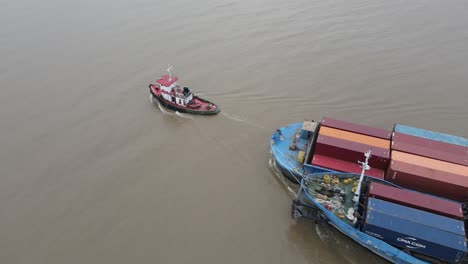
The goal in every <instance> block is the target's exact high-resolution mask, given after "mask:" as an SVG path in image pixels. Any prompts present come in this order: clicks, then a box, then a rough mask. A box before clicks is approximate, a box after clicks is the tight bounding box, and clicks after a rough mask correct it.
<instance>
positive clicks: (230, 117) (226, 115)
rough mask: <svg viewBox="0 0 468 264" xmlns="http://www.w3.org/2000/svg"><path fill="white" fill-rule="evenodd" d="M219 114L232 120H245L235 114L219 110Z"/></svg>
mask: <svg viewBox="0 0 468 264" xmlns="http://www.w3.org/2000/svg"><path fill="white" fill-rule="evenodd" d="M221 114H222V115H223V116H225V117H227V118H229V119H231V120H234V121H237V122H245V121H246V120H245V119H241V118H239V117H236V116H233V115H228V114H226V113H225V112H221Z"/></svg>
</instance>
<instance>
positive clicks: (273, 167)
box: [268, 157, 299, 197]
mask: <svg viewBox="0 0 468 264" xmlns="http://www.w3.org/2000/svg"><path fill="white" fill-rule="evenodd" d="M268 165H269V167H270V169H271V171H272V172H273V174H274V175H275V176H276V179H277V180H278V181H279V182H281V185H282V186H283V187H284V188H285V189H286V191H287V192H288V193H289V194H290V195H291V196H292V197H296V194H297V191H298V187H299V186H298V185H297V184H293V183H291V182H290V181H289V180H288V179H286V178H285V177H284V176H283V174H282V173H281V171H280V170H279V169H278V167H276V163H275V159H273V158H272V157H271V158H270V159H269V160H268Z"/></svg>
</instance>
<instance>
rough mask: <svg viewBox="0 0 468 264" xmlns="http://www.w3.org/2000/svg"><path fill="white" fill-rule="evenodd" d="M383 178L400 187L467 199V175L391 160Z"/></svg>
mask: <svg viewBox="0 0 468 264" xmlns="http://www.w3.org/2000/svg"><path fill="white" fill-rule="evenodd" d="M385 179H386V180H387V181H389V182H393V183H395V184H397V185H400V186H402V187H406V188H408V189H412V190H415V191H420V192H424V193H428V194H432V195H436V196H440V197H445V198H448V199H453V200H456V201H461V202H465V201H468V177H467V176H463V175H459V174H454V173H449V172H446V171H440V170H435V169H432V168H427V167H422V166H418V165H414V164H410V163H406V162H402V161H396V160H392V161H391V162H390V165H389V166H388V169H387V173H386V174H385Z"/></svg>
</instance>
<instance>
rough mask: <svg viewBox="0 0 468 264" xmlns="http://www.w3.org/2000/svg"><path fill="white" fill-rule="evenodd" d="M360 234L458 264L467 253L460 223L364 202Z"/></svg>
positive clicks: (378, 202)
mask: <svg viewBox="0 0 468 264" xmlns="http://www.w3.org/2000/svg"><path fill="white" fill-rule="evenodd" d="M362 231H363V232H365V233H367V234H369V235H371V236H374V237H377V238H379V239H382V240H384V241H385V242H387V243H389V244H391V245H394V246H398V247H403V248H407V249H408V250H410V251H415V252H419V253H421V254H424V255H428V256H432V257H435V258H437V259H441V260H445V261H448V262H451V263H459V262H461V260H462V259H463V258H464V256H465V255H466V252H467V245H466V241H465V230H464V224H463V221H460V220H455V219H451V218H448V217H444V216H440V215H435V214H432V213H429V212H425V211H422V210H418V209H414V208H410V207H406V206H402V205H399V204H395V203H390V202H387V201H384V200H380V199H377V198H372V197H370V198H368V203H367V215H366V219H365V223H364V225H363V227H362Z"/></svg>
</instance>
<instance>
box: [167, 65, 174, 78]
mask: <svg viewBox="0 0 468 264" xmlns="http://www.w3.org/2000/svg"><path fill="white" fill-rule="evenodd" d="M173 69H174V67H172V66H171V65H169V67H168V68H167V72H168V73H169V80H172V74H171V71H172V70H173Z"/></svg>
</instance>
